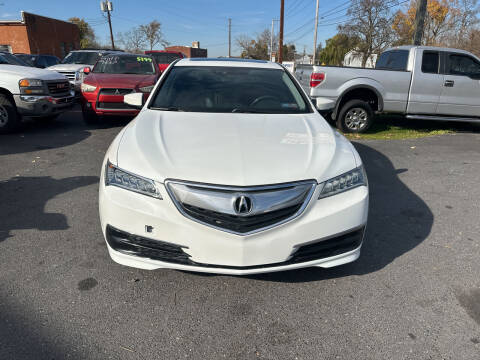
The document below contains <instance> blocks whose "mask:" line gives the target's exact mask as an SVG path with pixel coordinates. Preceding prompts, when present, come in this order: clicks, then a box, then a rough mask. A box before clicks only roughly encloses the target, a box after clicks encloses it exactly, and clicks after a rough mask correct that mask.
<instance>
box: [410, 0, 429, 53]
mask: <svg viewBox="0 0 480 360" xmlns="http://www.w3.org/2000/svg"><path fill="white" fill-rule="evenodd" d="M426 11H427V0H419V1H418V4H417V12H416V14H415V35H414V37H413V45H422V37H423V26H424V24H425V13H426Z"/></svg>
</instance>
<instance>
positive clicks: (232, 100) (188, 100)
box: [151, 66, 311, 114]
mask: <svg viewBox="0 0 480 360" xmlns="http://www.w3.org/2000/svg"><path fill="white" fill-rule="evenodd" d="M151 109H175V110H179V111H188V112H212V113H237V112H238V113H262V114H302V113H309V112H311V110H310V108H309V106H308V104H307V103H306V101H305V99H304V98H303V96H302V95H301V93H300V92H299V91H298V89H297V87H296V86H295V83H294V82H293V81H292V79H291V78H290V76H289V75H288V74H287V72H286V71H284V70H280V69H279V70H276V69H260V68H250V67H227V66H175V67H174V68H173V69H172V70H171V71H170V73H169V74H168V76H167V78H166V79H165V82H164V83H163V84H162V86H161V88H160V89H159V91H157V93H156V94H155V98H154V99H153V102H152V106H151Z"/></svg>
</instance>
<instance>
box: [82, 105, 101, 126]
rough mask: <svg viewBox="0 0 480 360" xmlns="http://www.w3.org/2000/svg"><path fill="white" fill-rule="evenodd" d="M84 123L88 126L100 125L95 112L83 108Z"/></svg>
mask: <svg viewBox="0 0 480 360" xmlns="http://www.w3.org/2000/svg"><path fill="white" fill-rule="evenodd" d="M82 114H83V121H84V122H85V124H88V125H95V124H98V115H97V114H95V112H94V111H92V110H89V109H85V108H82Z"/></svg>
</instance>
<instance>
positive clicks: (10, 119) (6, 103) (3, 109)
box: [0, 94, 20, 134]
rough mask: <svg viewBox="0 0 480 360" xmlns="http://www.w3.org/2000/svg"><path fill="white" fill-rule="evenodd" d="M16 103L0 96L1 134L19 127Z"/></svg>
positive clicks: (2, 95)
mask: <svg viewBox="0 0 480 360" xmlns="http://www.w3.org/2000/svg"><path fill="white" fill-rule="evenodd" d="M19 121H20V118H19V116H18V114H17V108H16V107H15V103H14V102H13V101H12V100H10V99H9V98H8V97H7V96H6V95H4V94H0V134H7V133H9V132H12V131H14V130H15V129H16V128H17V127H18V125H19Z"/></svg>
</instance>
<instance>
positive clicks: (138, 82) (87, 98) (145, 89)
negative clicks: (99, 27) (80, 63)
mask: <svg viewBox="0 0 480 360" xmlns="http://www.w3.org/2000/svg"><path fill="white" fill-rule="evenodd" d="M84 72H85V75H86V76H85V78H84V80H83V83H82V85H81V93H82V98H81V103H82V113H83V119H84V120H85V122H86V123H88V124H91V123H95V122H96V121H97V120H98V116H99V115H124V116H135V115H137V114H138V112H139V110H138V109H133V108H130V107H128V106H127V105H126V104H124V102H123V96H124V95H126V94H130V93H132V92H142V93H143V94H144V98H145V99H147V98H148V96H149V95H150V92H151V91H152V90H153V87H154V86H155V83H156V82H157V80H158V78H159V77H160V71H159V70H158V67H157V65H156V63H155V60H153V59H152V57H150V56H146V55H136V54H123V53H119V54H108V55H105V56H103V57H101V58H100V59H99V60H98V61H97V63H96V64H95V66H94V67H93V69H92V70H91V71H90V69H89V68H85V69H84ZM87 74H88V75H87Z"/></svg>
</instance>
